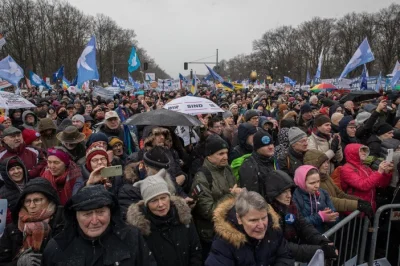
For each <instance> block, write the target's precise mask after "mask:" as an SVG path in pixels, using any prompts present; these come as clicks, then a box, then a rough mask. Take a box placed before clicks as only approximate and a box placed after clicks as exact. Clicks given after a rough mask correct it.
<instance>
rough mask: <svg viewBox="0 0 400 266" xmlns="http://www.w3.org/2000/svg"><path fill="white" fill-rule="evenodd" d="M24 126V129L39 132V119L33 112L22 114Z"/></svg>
mask: <svg viewBox="0 0 400 266" xmlns="http://www.w3.org/2000/svg"><path fill="white" fill-rule="evenodd" d="M22 121H23V122H24V123H23V124H22V127H23V128H27V129H33V130H37V128H38V122H39V121H38V118H37V116H36V115H35V113H34V112H32V111H25V112H23V113H22Z"/></svg>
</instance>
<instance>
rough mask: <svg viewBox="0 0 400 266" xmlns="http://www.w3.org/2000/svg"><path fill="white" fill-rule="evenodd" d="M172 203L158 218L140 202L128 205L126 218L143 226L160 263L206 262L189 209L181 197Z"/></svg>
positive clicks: (194, 264)
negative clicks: (164, 214) (163, 215)
mask: <svg viewBox="0 0 400 266" xmlns="http://www.w3.org/2000/svg"><path fill="white" fill-rule="evenodd" d="M170 206H171V208H170V211H169V213H168V214H167V216H166V217H158V216H155V215H154V214H152V213H151V212H150V211H149V210H148V209H147V208H146V207H145V206H144V201H141V202H139V203H138V204H135V205H132V206H131V207H129V210H128V214H127V221H128V223H129V224H131V225H133V226H135V227H138V228H139V229H140V231H141V232H142V235H143V236H144V239H145V240H146V242H147V245H148V246H149V249H150V250H151V251H152V253H153V255H154V257H155V259H156V261H157V264H158V265H163V266H201V265H203V260H202V249H201V245H200V240H199V236H198V235H197V231H196V228H195V226H194V223H193V222H192V216H191V214H190V208H189V207H188V206H187V205H186V203H185V201H184V200H183V199H182V198H179V197H174V196H172V197H171V205H170Z"/></svg>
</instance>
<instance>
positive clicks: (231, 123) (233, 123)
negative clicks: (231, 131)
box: [225, 116, 235, 126]
mask: <svg viewBox="0 0 400 266" xmlns="http://www.w3.org/2000/svg"><path fill="white" fill-rule="evenodd" d="M225 123H226V124H227V125H229V126H233V125H235V121H234V120H233V116H230V117H228V118H226V119H225Z"/></svg>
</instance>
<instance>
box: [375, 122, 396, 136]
mask: <svg viewBox="0 0 400 266" xmlns="http://www.w3.org/2000/svg"><path fill="white" fill-rule="evenodd" d="M392 130H393V127H392V126H391V125H390V124H388V123H382V124H380V125H378V126H377V130H376V135H378V136H381V135H383V134H386V133H388V132H389V131H392Z"/></svg>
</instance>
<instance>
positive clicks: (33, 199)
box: [24, 192, 49, 215]
mask: <svg viewBox="0 0 400 266" xmlns="http://www.w3.org/2000/svg"><path fill="white" fill-rule="evenodd" d="M47 206H49V200H48V199H47V197H46V196H45V195H44V194H43V193H39V192H36V193H31V194H28V195H26V196H25V199H24V207H25V209H26V210H27V211H28V213H29V214H30V215H38V214H39V213H40V212H41V211H43V210H44V209H46V208H47Z"/></svg>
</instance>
